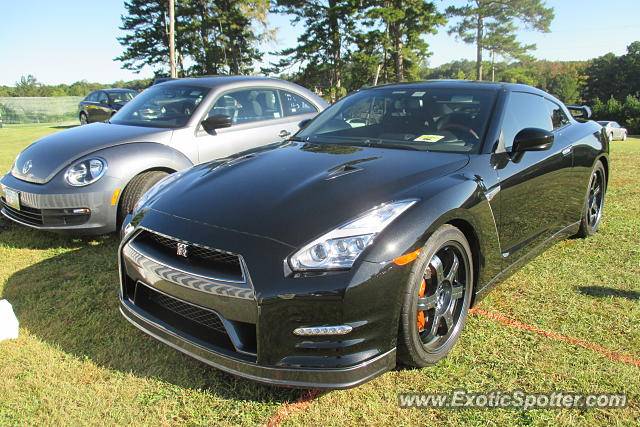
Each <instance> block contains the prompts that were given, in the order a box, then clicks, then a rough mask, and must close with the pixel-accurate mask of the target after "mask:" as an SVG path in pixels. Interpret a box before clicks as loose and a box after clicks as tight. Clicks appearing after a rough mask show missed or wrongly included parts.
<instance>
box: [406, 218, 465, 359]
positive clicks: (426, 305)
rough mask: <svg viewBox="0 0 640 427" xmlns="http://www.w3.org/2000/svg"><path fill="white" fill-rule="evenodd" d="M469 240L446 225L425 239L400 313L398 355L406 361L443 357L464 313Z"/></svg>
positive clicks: (462, 322) (462, 324) (452, 340)
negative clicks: (425, 241)
mask: <svg viewBox="0 0 640 427" xmlns="http://www.w3.org/2000/svg"><path fill="white" fill-rule="evenodd" d="M472 259H473V258H472V255H471V248H470V247H469V243H468V242H467V239H466V238H465V236H464V234H463V233H462V232H461V231H460V230H459V229H457V228H456V227H453V226H451V225H448V224H447V225H443V226H442V227H440V228H439V229H438V230H436V232H435V233H434V234H433V235H432V236H431V238H429V240H428V241H427V243H426V244H425V246H424V248H423V249H422V251H421V253H420V256H419V257H418V260H416V264H415V265H414V268H413V270H412V273H411V275H410V278H409V283H408V286H407V290H406V293H405V295H404V303H403V307H402V313H401V326H400V333H399V334H400V336H399V338H398V358H399V360H400V361H401V362H403V363H404V364H406V365H410V366H417V367H423V366H429V365H433V364H435V363H437V362H438V361H440V360H441V359H443V358H444V357H445V356H446V355H447V354H448V353H449V351H450V350H451V348H452V347H453V345H454V344H455V342H456V341H457V339H458V337H459V336H460V333H461V331H462V328H463V326H464V323H465V321H466V318H467V313H468V310H469V305H470V302H471V294H472V289H473V266H472Z"/></svg>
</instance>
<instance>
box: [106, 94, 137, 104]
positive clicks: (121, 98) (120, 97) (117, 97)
mask: <svg viewBox="0 0 640 427" xmlns="http://www.w3.org/2000/svg"><path fill="white" fill-rule="evenodd" d="M107 95H109V98H110V99H111V102H112V103H114V104H124V103H125V102H129V101H131V100H132V99H133V96H134V95H135V93H133V92H124V91H117V92H107Z"/></svg>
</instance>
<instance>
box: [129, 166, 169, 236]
mask: <svg viewBox="0 0 640 427" xmlns="http://www.w3.org/2000/svg"><path fill="white" fill-rule="evenodd" d="M167 175H169V174H168V173H167V172H162V171H150V172H143V173H141V174H140V175H137V176H135V177H134V178H133V179H132V180H131V181H129V183H128V184H127V186H126V188H125V189H124V191H123V192H122V197H121V198H120V204H119V205H118V218H117V221H118V223H117V226H118V229H120V226H121V225H122V221H124V219H125V217H126V216H127V215H128V214H130V213H131V212H132V211H133V208H134V206H135V205H136V203H137V202H138V200H140V197H142V195H143V194H144V193H146V192H147V191H148V190H149V189H150V188H151V187H153V186H154V185H155V183H156V182H158V181H160V180H161V179H162V178H164V177H165V176H167Z"/></svg>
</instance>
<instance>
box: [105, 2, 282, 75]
mask: <svg viewBox="0 0 640 427" xmlns="http://www.w3.org/2000/svg"><path fill="white" fill-rule="evenodd" d="M125 8H126V9H127V12H128V15H127V16H123V17H122V26H121V27H120V29H122V30H124V31H127V32H128V33H129V34H126V35H125V36H124V37H120V38H118V40H119V41H120V44H122V45H123V46H124V47H125V50H124V52H123V54H122V55H121V56H119V57H118V58H116V59H117V60H119V61H122V62H123V63H124V65H123V67H124V68H127V69H130V70H134V71H140V69H142V67H144V66H145V65H150V66H152V67H153V68H155V69H156V70H157V72H159V73H163V72H164V71H165V70H166V64H167V62H168V60H167V58H168V55H169V48H168V46H169V38H168V34H167V27H168V16H169V11H168V2H167V1H164V0H128V1H127V2H125ZM268 9H269V1H268V0H180V1H178V2H176V53H177V58H178V71H179V74H182V75H185V74H195V75H202V74H226V73H230V74H240V73H245V72H247V71H250V70H251V69H252V65H253V63H254V62H255V61H257V60H259V59H260V58H261V53H260V51H259V50H258V48H257V45H258V43H260V42H261V41H262V39H263V38H264V37H266V36H270V35H271V32H270V31H269V30H268V29H267V28H266V26H267V13H268Z"/></svg>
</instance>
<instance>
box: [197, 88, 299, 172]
mask: <svg viewBox="0 0 640 427" xmlns="http://www.w3.org/2000/svg"><path fill="white" fill-rule="evenodd" d="M217 114H225V115H227V116H229V117H231V121H232V125H231V127H229V128H224V129H216V130H215V131H214V132H211V133H208V132H206V131H205V130H204V129H202V127H200V129H198V131H197V134H196V139H197V144H198V153H199V160H200V162H206V161H209V160H213V159H216V158H221V157H226V156H229V155H231V154H234V153H238V152H240V151H244V150H248V149H251V148H255V147H259V146H262V145H266V144H271V143H274V142H278V141H281V140H283V139H286V138H288V137H289V136H290V135H293V134H294V133H295V132H297V131H298V122H299V121H300V120H302V118H300V116H297V117H285V115H284V112H283V108H282V103H281V102H280V96H279V93H278V90H277V89H273V88H250V89H240V90H235V91H230V92H226V93H224V94H222V95H221V96H220V97H218V99H217V100H215V101H214V103H213V105H212V107H211V109H210V110H209V112H208V113H207V115H206V116H205V118H206V117H209V116H212V115H217ZM303 118H304V117H303Z"/></svg>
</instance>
